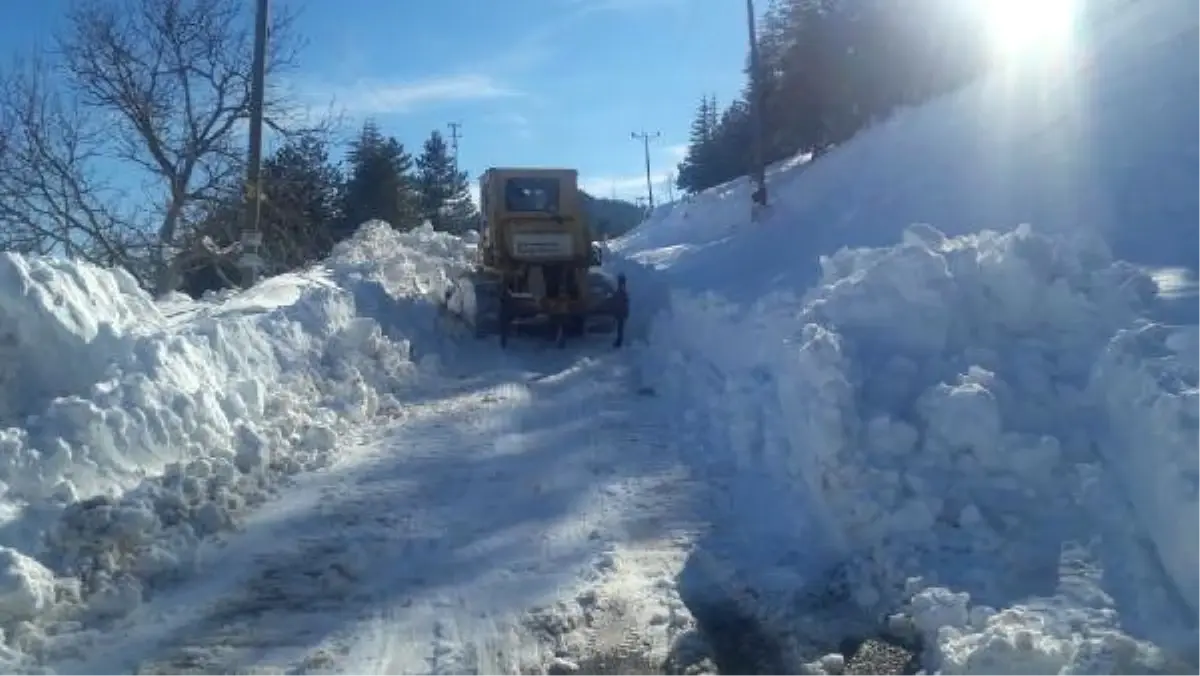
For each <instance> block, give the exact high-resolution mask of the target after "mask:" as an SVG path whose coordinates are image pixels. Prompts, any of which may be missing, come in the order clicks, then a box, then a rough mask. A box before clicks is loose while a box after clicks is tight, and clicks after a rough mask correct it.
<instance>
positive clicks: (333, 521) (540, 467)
mask: <svg viewBox="0 0 1200 676" xmlns="http://www.w3.org/2000/svg"><path fill="white" fill-rule="evenodd" d="M581 349H582V350H584V351H586V350H587V349H588V348H586V347H583V348H581ZM526 350H527V351H537V352H539V354H537V355H536V357H537V358H536V359H534V358H530V355H521V354H520V351H519V350H518V353H517V354H516V355H505V354H501V353H499V351H498V350H489V349H486V348H485V349H484V350H483V352H484V354H483V356H482V358H484V359H488V358H492V359H494V360H495V362H496V363H495V364H494V366H496V368H494V369H491V370H485V371H484V372H482V373H478V372H477V373H476V375H472V376H465V375H464V376H459V377H456V376H454V375H449V376H447V377H444V378H439V379H437V382H431V383H429V384H428V386H427V387H425V388H423V389H424V390H425V391H424V393H423V396H420V397H417V398H414V399H413V400H410V401H406V402H405V403H404V406H403V408H400V409H393V410H390V411H385V412H384V416H385V417H386V418H387V422H384V423H382V424H380V425H378V426H376V427H372V428H366V429H362V430H360V431H359V437H360V438H359V439H358V440H357V444H356V445H355V446H354V447H353V448H348V449H346V450H345V452H343V453H341V454H339V455H340V459H339V461H337V462H336V463H335V464H334V465H332V466H331V467H329V468H327V469H325V470H323V471H319V472H315V473H312V474H308V475H302V476H300V477H298V479H297V481H296V483H295V484H294V485H292V486H291V487H289V488H288V489H286V491H285V492H284V494H283V495H282V496H281V497H280V498H279V499H276V500H274V501H272V502H270V503H268V504H267V505H265V506H264V507H263V508H262V509H260V510H258V511H256V512H255V513H253V514H252V515H250V516H249V518H248V519H247V520H246V522H245V523H244V527H243V528H242V529H241V530H240V532H239V533H237V534H236V535H235V536H233V537H231V538H230V539H228V540H227V541H226V542H225V543H224V544H222V545H221V546H220V547H218V548H214V549H211V550H209V551H206V552H205V553H204V555H203V560H202V561H201V562H200V563H199V564H198V565H199V567H200V568H201V569H202V572H203V575H197V576H194V577H193V582H192V584H189V585H188V586H186V587H183V588H180V589H178V590H175V591H168V592H167V593H162V594H160V595H158V596H157V597H156V598H155V599H154V600H153V601H152V602H150V603H148V604H145V605H144V606H143V607H142V608H140V609H139V610H138V611H136V612H135V613H134V614H132V615H130V616H128V617H126V618H124V619H123V620H122V621H121V626H120V627H119V628H115V629H113V630H110V631H106V632H104V633H103V634H97V635H95V637H94V638H95V645H94V646H92V647H91V649H89V650H88V653H87V659H86V660H82V661H66V662H64V663H61V664H59V665H56V666H55V670H56V671H59V672H79V671H91V672H95V671H101V672H129V671H137V672H141V673H145V672H160V673H180V672H196V671H202V672H209V673H231V672H241V673H245V672H246V670H252V671H255V672H260V673H261V672H263V671H280V670H282V671H286V672H289V673H296V672H311V671H319V672H329V671H336V672H343V673H476V672H478V673H497V672H505V673H512V672H514V671H523V672H528V671H529V670H531V669H534V670H540V668H544V665H546V664H547V663H549V662H551V661H553V660H554V659H555V652H556V648H557V652H558V653H559V655H558V657H559V658H560V659H568V660H574V661H579V660H583V659H587V658H590V657H592V656H595V655H602V654H603V655H611V654H613V653H614V652H620V651H621V650H623V649H624V650H630V652H637V653H638V654H639V655H640V656H641V657H640V659H646V657H645V656H646V655H651V656H652V657H651V658H650V659H665V658H666V653H667V650H668V648H669V645H670V643H671V641H672V639H673V638H674V637H675V635H676V634H677V633H678V632H680V631H683V630H687V629H689V628H691V626H692V620H691V617H690V615H688V613H687V611H686V610H685V609H683V608H682V605H681V604H680V603H679V601H678V599H677V597H675V596H674V583H673V581H672V580H673V578H674V576H675V575H676V574H677V573H678V571H679V570H680V568H682V565H683V561H684V558H685V555H686V548H687V545H688V544H689V543H690V542H691V541H692V540H693V535H694V533H695V532H696V528H697V524H696V522H695V521H694V520H693V518H692V516H691V515H692V514H694V513H695V512H694V509H693V502H692V501H693V498H694V490H693V486H692V485H690V483H689V481H688V477H687V474H686V472H685V471H684V470H683V468H682V466H681V465H680V463H679V462H678V458H677V454H676V453H677V452H676V449H675V448H674V446H673V445H672V443H671V440H670V439H669V438H667V436H666V435H665V434H664V430H665V429H666V426H665V425H663V419H662V414H663V411H661V410H660V407H659V406H658V405H657V403H658V402H657V401H656V398H655V397H653V396H649V395H648V394H647V393H644V392H643V393H641V394H639V392H638V386H637V382H636V374H635V373H634V372H633V371H632V370H631V368H630V366H629V360H628V358H627V357H626V356H625V355H623V354H619V353H611V352H607V351H606V352H600V351H593V354H591V355H586V356H582V357H581V356H580V352H579V351H578V350H576V351H572V352H566V353H559V352H557V351H553V350H548V351H542V350H540V349H539V348H526ZM491 353H494V354H491ZM539 363H540V364H541V366H540V367H539V366H537V364H539ZM447 370H451V369H447ZM198 572H200V571H198ZM564 599H567V600H569V599H575V602H574V603H558V604H557V605H555V604H556V602H560V601H562V600H564ZM538 608H541V610H540V611H536V610H535V609H538ZM531 611H535V612H531ZM585 618H586V619H585ZM581 620H582V621H581ZM588 620H590V621H588ZM588 625H591V626H588ZM634 641H636V643H637V644H638V647H637V649H636V650H632V646H633V645H634V643H632V642H634ZM555 644H558V645H555Z"/></svg>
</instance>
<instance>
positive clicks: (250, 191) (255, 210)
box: [238, 0, 269, 287]
mask: <svg viewBox="0 0 1200 676" xmlns="http://www.w3.org/2000/svg"><path fill="white" fill-rule="evenodd" d="M268 1H269V0H258V3H257V8H256V10H255V13H254V62H253V64H252V66H251V67H252V69H253V70H252V72H251V78H250V158H249V163H248V164H249V166H248V168H247V172H246V173H247V176H246V205H245V212H244V217H243V218H244V220H243V223H242V251H241V256H240V257H239V258H238V265H239V267H241V269H242V285H243V286H245V287H250V286H253V285H254V283H255V282H257V281H258V273H259V272H260V271H261V270H262V268H263V259H262V257H261V256H260V255H259V247H260V246H262V227H261V224H262V200H263V194H262V137H263V88H264V86H265V83H264V80H265V79H266V70H267V10H268V6H267V5H268Z"/></svg>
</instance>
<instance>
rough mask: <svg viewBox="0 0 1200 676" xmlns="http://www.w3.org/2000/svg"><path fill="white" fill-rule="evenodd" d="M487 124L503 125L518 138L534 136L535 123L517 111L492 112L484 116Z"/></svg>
mask: <svg viewBox="0 0 1200 676" xmlns="http://www.w3.org/2000/svg"><path fill="white" fill-rule="evenodd" d="M482 121H483V122H484V123H486V124H490V125H495V126H497V127H503V128H504V129H505V131H506V132H509V133H512V134H515V135H516V137H517V138H522V139H527V138H531V137H532V136H533V125H531V124H530V122H529V118H528V117H525V116H524V115H522V114H521V113H518V112H515V111H509V112H500V113H491V114H488V115H486V116H484V117H483V119H482Z"/></svg>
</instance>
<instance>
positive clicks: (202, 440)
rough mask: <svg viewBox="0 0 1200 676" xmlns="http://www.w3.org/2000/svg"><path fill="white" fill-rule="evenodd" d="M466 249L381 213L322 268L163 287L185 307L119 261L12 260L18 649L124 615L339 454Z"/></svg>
mask: <svg viewBox="0 0 1200 676" xmlns="http://www.w3.org/2000/svg"><path fill="white" fill-rule="evenodd" d="M465 256H466V245H465V244H463V243H462V240H459V239H458V238H450V237H448V236H445V235H441V234H438V233H433V232H432V231H431V230H429V229H421V230H418V231H414V232H410V233H405V234H397V233H395V232H394V231H392V230H391V228H390V227H389V226H387V225H386V224H383V223H378V222H376V223H368V224H366V225H365V226H364V227H363V228H362V229H361V230H360V231H359V233H358V234H357V235H356V236H355V237H354V238H352V239H351V240H349V241H347V242H344V243H342V244H340V245H339V246H338V247H337V248H336V250H335V251H334V252H333V254H332V255H331V256H330V258H329V260H328V261H326V262H325V263H324V264H322V265H319V266H316V267H314V268H313V269H310V270H307V271H304V272H300V273H294V274H288V275H281V276H279V277H275V278H272V279H268V280H264V281H263V283H261V284H259V285H257V286H256V287H254V288H252V289H249V290H247V291H246V292H244V293H240V294H233V295H229V296H228V297H223V298H212V299H208V300H206V301H201V302H198V303H193V304H191V306H190V307H187V304H186V303H184V302H183V301H182V300H181V299H178V298H176V299H172V300H169V301H167V302H165V303H164V304H163V307H166V308H168V309H169V311H170V312H169V314H171V315H172V317H173V319H171V318H168V317H167V316H165V314H164V312H163V311H161V310H160V307H159V306H158V305H156V304H155V303H154V302H153V301H152V300H151V299H150V298H149V297H148V296H147V295H146V294H145V293H143V292H142V291H141V290H140V289H138V288H137V286H136V284H134V282H133V280H132V278H130V277H129V276H128V275H125V274H124V273H121V272H117V271H110V270H103V269H100V268H96V267H93V266H90V265H86V264H82V263H77V262H64V261H53V260H45V259H38V258H23V257H20V256H15V255H9V254H5V255H3V256H0V326H3V327H4V335H3V341H0V342H2V343H3V350H4V353H3V357H4V358H3V359H2V360H0V364H3V365H4V366H3V368H2V369H0V373H3V374H4V375H5V378H4V380H3V388H2V389H0V392H2V393H3V395H4V396H5V403H6V406H4V407H3V408H0V413H2V414H3V415H4V418H3V421H4V422H5V423H7V424H8V425H9V427H7V428H6V429H3V430H0V482H2V483H0V555H2V556H0V628H2V629H3V630H4V631H5V637H6V639H7V644H8V647H9V648H10V649H11V650H16V651H24V652H27V653H30V652H32V653H36V651H37V645H38V641H39V640H40V637H41V636H42V632H43V631H44V630H45V623H46V622H48V621H50V620H53V619H56V618H57V619H84V620H86V619H87V618H90V617H97V616H111V615H120V614H123V613H126V612H128V611H129V610H130V609H131V608H132V607H133V606H135V605H136V604H137V603H139V602H140V601H141V599H142V598H143V596H144V595H146V594H147V593H150V592H151V590H152V589H153V587H154V585H155V584H158V583H159V582H161V581H163V580H165V579H170V578H173V577H175V576H178V575H183V574H186V573H187V572H188V567H187V566H188V564H187V562H188V560H189V554H190V552H193V551H194V550H195V548H196V547H197V546H198V545H199V543H200V542H201V541H202V540H203V539H204V538H205V537H207V536H211V535H213V534H215V533H219V532H220V531H222V530H225V529H227V528H230V527H231V526H232V525H233V523H234V520H235V519H236V517H237V515H238V514H239V512H241V511H242V510H243V509H244V508H245V507H246V506H247V505H249V504H253V503H255V502H258V501H261V500H262V499H264V498H265V497H266V495H267V494H268V493H269V491H270V490H271V487H272V485H273V484H274V483H275V482H277V481H278V480H279V479H280V478H282V477H286V476H287V475H290V474H294V473H296V472H299V471H303V470H308V469H312V468H316V467H320V466H323V465H325V464H328V463H329V462H330V461H331V460H332V459H333V458H334V457H335V455H336V451H337V444H338V440H339V437H341V436H342V435H344V434H346V433H348V432H349V431H350V430H351V428H352V427H353V425H354V424H355V423H357V422H361V421H363V420H365V419H367V418H369V417H371V416H372V415H373V414H374V413H375V411H377V410H378V409H379V408H380V407H381V406H394V405H395V400H394V395H395V394H403V390H404V388H406V387H411V384H410V383H411V382H412V381H413V379H414V377H415V375H416V374H417V371H416V367H415V366H414V365H413V364H412V362H411V360H410V359H409V356H410V352H409V350H410V343H409V341H408V340H407V339H406V338H405V336H404V335H403V330H402V329H403V324H404V316H403V314H402V313H403V312H404V311H405V310H406V309H408V306H407V305H406V304H405V303H406V302H407V303H410V304H414V305H415V304H419V303H421V302H423V301H422V297H423V295H424V294H427V293H430V292H431V290H432V289H433V288H434V287H436V286H437V285H438V284H439V283H441V281H442V279H443V278H444V275H445V274H446V273H445V271H444V267H445V266H444V265H443V264H444V263H446V262H447V261H449V264H450V265H453V264H454V261H458V260H465ZM364 299H369V300H370V307H369V308H366V309H364V308H363V304H364V303H363V301H364ZM381 322H383V323H386V325H387V328H388V330H389V334H390V337H385V336H384V335H383V331H384V329H383V327H382V326H381ZM31 620H36V621H34V622H31ZM9 657H10V658H11V659H13V660H16V659H17V658H18V657H19V652H14V653H11V654H10V655H9Z"/></svg>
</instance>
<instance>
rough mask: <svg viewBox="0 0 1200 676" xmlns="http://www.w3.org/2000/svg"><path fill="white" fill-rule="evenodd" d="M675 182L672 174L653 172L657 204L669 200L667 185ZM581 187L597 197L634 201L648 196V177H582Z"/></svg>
mask: <svg viewBox="0 0 1200 676" xmlns="http://www.w3.org/2000/svg"><path fill="white" fill-rule="evenodd" d="M673 180H674V175H673V174H671V173H670V172H666V171H662V172H651V173H650V182H651V183H652V184H653V185H654V199H655V201H656V202H659V201H663V200H665V199H666V198H667V193H668V192H669V190H668V188H667V184H668V183H669V182H670V181H673ZM579 187H581V188H583V189H584V190H586V191H587V192H588V193H589V194H591V195H595V196H596V197H616V198H618V199H623V200H629V201H633V200H635V199H637V198H640V197H645V196H646V175H645V174H629V175H628V176H592V177H582V176H581V177H580V181H579Z"/></svg>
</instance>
